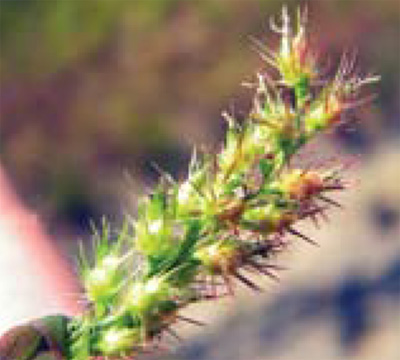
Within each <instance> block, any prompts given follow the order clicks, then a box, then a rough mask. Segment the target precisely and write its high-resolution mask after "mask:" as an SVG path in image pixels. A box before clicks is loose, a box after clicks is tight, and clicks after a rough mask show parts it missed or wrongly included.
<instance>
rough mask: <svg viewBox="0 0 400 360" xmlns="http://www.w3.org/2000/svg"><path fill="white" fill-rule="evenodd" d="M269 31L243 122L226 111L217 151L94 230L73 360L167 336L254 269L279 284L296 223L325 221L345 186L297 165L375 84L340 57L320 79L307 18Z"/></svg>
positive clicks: (249, 282)
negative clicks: (190, 310) (186, 312)
mask: <svg viewBox="0 0 400 360" xmlns="http://www.w3.org/2000/svg"><path fill="white" fill-rule="evenodd" d="M270 24H271V29H272V30H273V31H274V32H276V33H278V35H279V36H280V39H281V41H280V46H279V48H278V49H277V50H275V51H274V50H272V49H269V48H268V47H267V46H265V45H264V44H262V43H260V42H258V41H255V44H256V46H257V50H258V52H259V53H260V55H261V58H262V59H264V60H265V63H266V65H268V66H272V67H273V69H274V70H275V71H274V72H273V73H272V74H271V75H269V74H268V73H267V72H266V71H262V72H259V73H258V74H256V76H255V79H254V82H253V83H250V84H247V85H248V86H250V87H251V88H252V89H253V91H254V95H253V103H252V107H251V109H250V111H249V114H248V115H247V116H246V117H245V118H244V119H240V121H239V120H238V119H237V118H236V117H235V115H234V114H229V113H226V112H224V113H223V117H224V118H225V120H226V122H227V132H226V138H225V141H224V143H223V144H222V146H221V150H220V151H219V152H217V153H216V154H214V153H207V152H202V153H201V152H200V153H199V152H197V151H194V152H193V156H192V160H191V162H190V165H189V170H188V175H187V178H186V179H182V180H181V181H178V180H174V179H173V178H172V177H171V176H170V175H168V174H162V176H161V179H160V183H159V185H158V186H157V187H156V188H155V189H154V191H153V192H152V194H150V195H148V196H146V197H144V198H143V199H141V200H140V201H139V206H138V216H137V219H135V220H132V219H130V218H127V219H126V220H125V222H124V226H123V228H122V229H121V231H120V232H117V233H116V235H115V236H113V234H112V233H111V231H110V229H109V227H108V226H107V225H105V226H103V229H102V231H101V232H100V233H95V236H94V238H95V240H94V243H95V246H94V259H93V261H88V260H87V259H86V258H85V256H84V255H82V256H81V261H80V263H81V275H82V281H83V284H84V289H85V293H86V299H87V303H88V305H87V310H86V311H85V313H84V314H83V315H82V316H81V317H77V318H75V319H74V320H73V322H72V324H71V327H70V331H71V337H70V339H71V346H70V348H71V351H70V358H71V359H72V360H82V359H85V358H89V357H91V356H92V357H93V358H94V357H96V358H99V357H101V356H104V357H106V358H118V357H121V358H130V357H134V355H135V354H137V353H140V352H144V351H148V349H149V348H151V347H156V344H158V343H159V342H160V341H162V339H163V337H164V336H174V335H175V333H174V331H173V329H172V326H173V325H174V324H175V323H176V322H178V321H186V322H189V323H191V324H196V325H198V324H199V322H198V321H196V320H194V319H189V318H184V317H182V316H181V315H180V310H181V308H183V307H185V306H187V305H188V304H191V303H195V302H199V301H203V300H208V299H215V298H218V297H222V296H229V295H234V293H235V286H236V285H237V284H238V283H242V284H244V285H245V286H247V287H249V288H250V289H252V290H256V291H259V290H260V287H259V285H258V284H257V282H256V280H255V279H254V277H252V276H249V274H252V273H254V272H256V273H258V274H261V275H265V276H267V277H269V278H276V277H277V274H276V273H277V271H279V266H277V265H276V264H275V263H274V261H275V257H276V256H277V255H278V254H279V253H280V252H281V251H283V250H285V249H286V248H287V246H288V245H289V244H290V242H291V241H292V240H293V239H303V240H306V241H308V242H310V243H313V244H314V243H315V241H314V240H312V239H310V238H309V237H307V236H306V235H305V234H302V233H300V232H299V231H298V230H296V224H297V223H298V222H300V221H302V220H306V219H311V220H312V221H314V222H319V221H320V220H324V219H325V218H326V215H325V211H326V210H327V208H329V207H331V206H338V204H337V203H336V202H335V201H334V200H332V199H331V197H330V194H331V193H332V192H334V191H338V190H343V189H344V188H345V187H346V184H345V182H344V181H343V179H342V175H341V171H340V170H338V168H337V167H336V168H329V165H328V164H326V166H323V167H318V168H313V167H312V166H310V168H301V167H295V166H294V165H293V163H294V161H293V158H295V157H296V156H298V154H299V153H300V151H301V150H302V148H303V147H304V146H305V145H306V144H307V143H309V142H310V141H311V140H313V139H314V138H315V137H316V136H317V135H318V134H320V133H322V132H324V131H329V130H331V129H333V128H334V127H335V126H337V124H339V123H340V122H342V121H345V116H343V115H344V113H345V112H346V111H347V110H348V109H349V108H354V107H357V106H360V105H363V104H365V102H366V101H369V100H370V97H366V98H360V97H359V96H360V95H359V91H360V89H361V88H362V87H364V86H365V85H367V84H370V83H372V82H375V81H377V80H378V78H377V77H375V76H364V77H362V76H359V75H357V74H355V70H354V67H355V57H354V56H353V55H351V54H350V55H348V54H344V55H343V57H342V59H341V60H340V62H339V65H338V70H337V72H336V74H335V75H334V76H333V77H332V78H322V77H321V74H320V71H319V64H318V57H317V56H316V55H315V54H316V53H315V52H314V50H313V49H312V48H311V46H310V43H309V40H308V34H307V14H306V11H301V10H299V11H298V12H297V17H295V19H294V21H293V20H292V19H291V17H290V16H289V13H288V10H287V8H286V7H284V8H283V9H282V13H281V17H280V19H279V20H276V19H273V18H271V21H270Z"/></svg>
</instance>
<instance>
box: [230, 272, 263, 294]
mask: <svg viewBox="0 0 400 360" xmlns="http://www.w3.org/2000/svg"><path fill="white" fill-rule="evenodd" d="M233 276H234V277H235V278H237V279H238V280H240V281H241V282H242V283H243V284H245V285H247V286H248V287H249V288H250V289H252V290H254V291H257V292H260V291H262V289H261V288H260V287H258V286H257V285H256V284H254V282H252V281H251V280H249V279H248V278H246V277H245V276H243V275H242V274H240V273H238V272H235V273H234V274H233Z"/></svg>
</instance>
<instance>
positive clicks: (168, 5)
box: [0, 0, 400, 360]
mask: <svg viewBox="0 0 400 360" xmlns="http://www.w3.org/2000/svg"><path fill="white" fill-rule="evenodd" d="M286 3H287V4H288V5H289V8H290V9H291V10H293V11H294V10H295V9H296V7H297V6H298V5H301V6H304V5H305V4H307V6H308V8H309V18H310V34H311V36H312V39H313V41H314V42H315V44H316V46H317V49H319V50H320V53H321V60H322V61H323V62H324V64H326V65H327V69H326V71H327V72H332V71H334V69H335V64H336V63H337V62H338V59H339V58H340V55H341V53H342V52H343V50H348V51H352V50H354V49H357V51H358V54H359V56H358V61H357V64H358V65H357V66H358V67H359V68H360V71H361V72H362V71H364V72H368V71H369V70H371V72H373V73H376V74H380V75H381V76H382V80H381V82H380V83H379V84H378V85H376V86H374V87H373V90H372V92H376V93H377V94H378V97H377V99H376V100H375V101H374V102H373V104H371V105H368V106H366V107H365V108H362V109H359V110H358V111H356V112H354V114H353V113H352V114H349V116H351V117H354V119H351V120H352V121H351V124H352V126H351V127H349V126H347V127H341V128H340V129H338V131H337V132H336V133H335V134H333V135H332V136H330V137H329V146H327V147H328V148H329V149H330V150H328V152H329V151H330V152H332V153H334V152H335V151H336V149H340V151H342V152H344V153H349V154H355V153H357V154H361V165H360V166H358V167H357V169H356V170H354V171H353V172H354V174H353V175H354V176H356V177H358V178H360V186H359V189H358V190H356V191H355V192H354V193H351V194H349V195H348V196H347V195H346V196H344V197H343V202H344V203H345V204H346V209H345V210H344V213H343V214H341V215H340V214H339V215H337V214H334V215H332V220H331V223H330V225H329V226H327V227H326V229H323V230H322V231H321V232H318V231H315V230H314V229H310V232H313V234H314V236H315V237H316V238H317V239H318V241H319V242H321V248H319V249H312V250H309V249H308V248H307V246H305V248H304V247H303V246H301V248H300V249H299V251H298V254H296V255H295V256H294V255H293V254H291V255H293V258H291V257H290V256H289V258H288V259H283V260H282V263H283V264H284V265H287V266H288V267H289V269H290V270H288V272H289V273H291V275H284V276H283V281H282V286H279V287H276V286H272V289H273V290H270V291H267V294H266V296H265V303H264V302H263V304H264V305H259V304H258V305H254V306H253V305H252V306H251V309H247V310H248V311H250V313H249V315H247V313H245V314H246V315H245V316H244V317H240V316H241V315H237V317H233V318H232V319H231V317H228V318H229V319H231V320H227V319H225V320H224V319H220V321H221V325H220V326H219V327H218V329H219V332H218V331H217V329H214V330H213V331H215V332H216V333H217V334H219V335H218V336H215V337H214V339H213V341H211V340H208V339H207V337H205V338H204V341H203V337H202V335H199V333H196V341H197V342H198V343H196V341H194V343H193V344H191V343H190V344H188V345H187V350H185V349H184V350H182V351H180V350H179V351H180V352H178V354H177V356H178V357H179V359H181V358H182V359H188V360H189V359H204V360H206V359H207V360H214V359H215V360H220V359H221V360H222V359H230V360H235V359H238V360H239V359H241V360H256V359H260V360H261V359H274V360H277V359H291V360H298V359H303V358H308V359H314V358H315V359H317V358H318V359H320V360H328V359H347V358H348V359H353V358H354V359H359V360H366V359H371V360H375V359H382V360H395V359H398V358H400V351H398V350H397V349H396V346H394V343H393V341H394V340H393V339H396V336H395V334H396V333H397V332H398V331H400V328H399V325H398V324H397V323H400V318H399V306H398V305H399V288H398V281H399V273H400V270H399V261H400V260H399V259H400V249H399V239H400V219H399V217H400V186H399V185H398V179H399V178H400V169H399V163H400V141H399V140H400V106H399V103H400V101H399V98H400V90H399V74H400V6H399V3H398V1H396V0H330V1H322V0H321V1H286ZM283 4H284V2H282V1H270V0H194V1H190V0H132V1H128V0H75V1H70V0H1V1H0V81H1V83H0V149H1V164H0V165H1V166H2V167H3V168H4V169H5V172H6V173H7V174H8V177H9V178H10V179H11V180H12V184H13V186H14V187H15V189H16V191H17V193H18V194H19V195H20V196H21V198H22V199H23V202H24V203H25V204H26V206H28V207H29V208H30V209H32V210H33V211H34V212H35V213H37V214H38V215H39V216H40V218H41V219H42V220H43V222H44V224H45V227H46V228H47V229H48V230H49V232H50V234H51V235H52V237H53V238H54V241H55V242H56V244H57V246H59V247H61V248H62V249H63V250H64V252H65V256H71V255H72V256H73V254H75V253H76V249H77V240H78V238H82V237H83V238H88V237H89V230H90V226H89V223H90V221H93V222H94V223H98V222H99V221H100V219H101V217H102V216H103V215H106V216H108V217H109V218H110V220H111V222H112V223H115V224H116V225H117V224H118V223H119V222H120V219H121V216H122V214H123V213H125V212H132V213H134V212H135V201H136V198H137V196H139V195H140V194H142V193H144V192H145V191H146V189H147V188H151V187H152V186H153V185H154V184H155V182H156V181H157V177H158V173H157V171H156V170H155V169H154V167H153V166H152V165H151V163H152V162H155V163H157V164H158V165H159V166H160V167H161V168H162V169H164V170H166V171H168V172H171V173H172V174H173V175H174V176H175V177H176V178H178V179H179V178H180V177H182V176H184V174H185V168H186V164H187V161H188V158H189V155H190V151H191V148H192V145H193V144H208V145H209V146H215V144H217V143H218V142H219V141H221V139H222V138H223V131H224V127H223V123H222V121H221V116H220V113H221V111H222V110H224V109H227V108H228V109H234V111H235V112H236V113H238V114H241V113H246V110H247V109H248V106H249V99H250V95H251V94H249V93H248V91H247V90H245V89H244V88H241V87H240V83H241V82H242V81H245V80H249V79H250V78H251V76H252V75H253V74H254V72H255V71H256V70H259V69H261V68H262V67H264V64H262V62H261V60H260V59H259V58H258V56H257V54H256V53H255V52H254V51H252V50H251V43H250V40H249V37H250V36H254V37H256V38H258V39H260V40H263V41H265V42H266V43H267V44H269V45H271V46H275V45H276V41H277V37H276V36H274V35H273V34H272V35H271V33H270V31H269V29H268V19H269V17H270V16H271V15H276V14H278V13H279V11H280V9H281V7H282V5H283ZM359 119H362V121H358V120H359ZM353 120H354V121H353ZM292 252H293V253H295V252H296V249H294V250H293V251H292ZM310 253H312V254H311V255H310ZM292 260H293V263H292ZM297 263H299V264H300V265H296V264H297ZM292 264H293V265H292ZM304 264H306V265H304ZM321 269H322V271H321ZM286 277H287V278H286ZM270 286H271V285H270V284H266V288H267V289H268V288H269V287H270ZM263 299H264V298H263ZM263 301H264V300H263ZM227 306H228V307H235V309H236V306H237V304H236V303H235V304H230V303H229V304H228V305H227V304H223V305H222V308H224V307H225V308H226V307H227ZM199 313H200V316H201V315H202V311H200V312H199ZM240 314H241V312H240ZM256 314H258V315H256ZM260 314H261V315H260ZM246 318H250V319H253V320H252V321H245V319H246ZM256 318H257V320H258V321H255V319H256ZM236 319H238V320H236ZM242 320H243V321H242ZM224 321H225V322H224ZM229 321H232V323H230V322H229ZM235 321H236V322H235ZM224 324H225V325H224ZM242 324H243V327H241V326H242ZM396 324H397V327H396ZM224 326H227V327H224ZM232 328H240V329H241V330H240V331H239V332H238V333H237V334H235V333H234V332H233V335H232V336H231V337H229V336H227V334H229V333H231V330H230V329H232ZM246 329H248V330H246ZM211 331H212V330H210V332H211ZM204 332H206V333H207V332H208V330H207V329H206V330H204V329H203V330H202V333H203V334H204ZM311 335H315V339H316V340H315V341H313V338H312V336H311ZM235 336H236V337H235ZM218 339H220V340H218ZM240 339H242V340H240ZM253 340H254V341H253ZM303 340H304V341H303ZM219 341H220V342H219ZM237 341H239V344H240V341H242V342H243V343H244V344H245V345H243V350H241V351H237V352H236V353H235V352H232V349H234V348H235V346H236V345H235V344H237ZM200 343H201V344H200ZM199 344H200V345H199ZM246 344H247V348H250V350H249V351H248V352H246V350H245V348H246ZM290 344H294V345H293V347H292V348H291V345H290ZM387 344H389V345H387ZM196 346H199V347H200V348H201V349H200V350H196V348H195V347H196ZM213 346H214V348H213ZM241 346H242V345H241ZM391 346H392V347H391ZM215 348H218V349H219V350H218V351H217V350H215ZM382 348H385V349H393V350H388V351H389V352H388V353H387V354H386V353H384V352H383V350H381V349H382ZM191 349H192V350H191ZM193 349H195V350H193ZM210 349H214V350H210ZM196 351H197V353H196ZM390 351H391V352H390ZM396 351H397V352H396ZM196 354H197V355H196ZM309 354H311V355H309ZM379 354H384V357H380V355H379ZM235 356H236V357H235ZM374 356H375V357H374Z"/></svg>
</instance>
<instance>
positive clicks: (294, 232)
mask: <svg viewBox="0 0 400 360" xmlns="http://www.w3.org/2000/svg"><path fill="white" fill-rule="evenodd" d="M286 230H287V231H288V232H289V233H291V234H292V235H295V236H297V237H299V238H301V239H303V240H305V241H307V242H308V243H310V244H312V245H315V246H319V244H318V243H317V242H315V241H314V240H312V239H311V238H309V237H308V236H306V235H304V234H302V233H301V232H299V231H297V230H295V229H293V228H292V227H288V228H286Z"/></svg>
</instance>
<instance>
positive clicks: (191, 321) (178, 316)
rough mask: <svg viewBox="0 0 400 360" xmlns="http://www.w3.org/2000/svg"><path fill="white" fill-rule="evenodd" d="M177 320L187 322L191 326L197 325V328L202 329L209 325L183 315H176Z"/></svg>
mask: <svg viewBox="0 0 400 360" xmlns="http://www.w3.org/2000/svg"><path fill="white" fill-rule="evenodd" d="M176 318H177V319H179V320H182V321H185V322H187V323H189V324H192V325H197V326H201V327H203V326H206V325H207V324H206V323H203V322H201V321H198V320H194V319H192V318H188V317H186V316H182V315H176Z"/></svg>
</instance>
